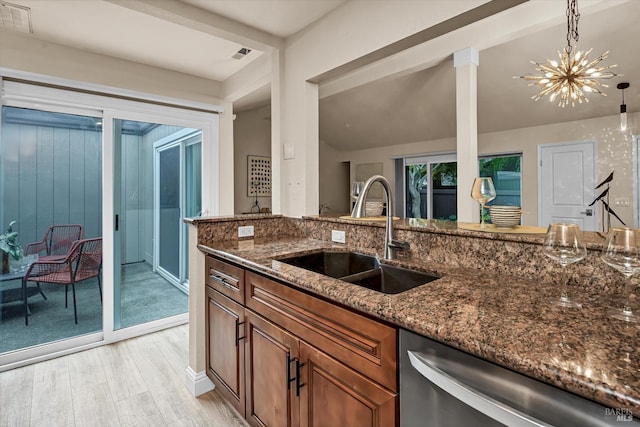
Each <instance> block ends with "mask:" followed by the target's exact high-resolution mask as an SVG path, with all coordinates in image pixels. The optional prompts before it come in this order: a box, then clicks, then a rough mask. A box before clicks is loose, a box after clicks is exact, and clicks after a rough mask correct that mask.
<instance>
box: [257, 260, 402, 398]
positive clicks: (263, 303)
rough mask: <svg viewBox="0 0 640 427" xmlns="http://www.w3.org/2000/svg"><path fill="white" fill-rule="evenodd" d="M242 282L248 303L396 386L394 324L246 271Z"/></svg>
mask: <svg viewBox="0 0 640 427" xmlns="http://www.w3.org/2000/svg"><path fill="white" fill-rule="evenodd" d="M246 284H247V302H246V306H247V307H249V308H250V309H252V310H254V311H255V312H257V313H259V314H262V315H263V316H264V317H266V318H267V319H269V320H271V321H272V322H274V323H276V324H278V325H280V326H281V327H283V328H284V329H286V330H288V331H289V332H291V333H293V334H294V335H297V336H298V337H300V338H301V339H303V340H305V341H307V342H308V343H310V344H312V345H314V346H315V347H317V348H321V349H322V350H323V351H325V352H326V353H328V354H329V355H331V356H332V357H334V358H336V359H337V360H339V361H341V362H342V363H344V364H345V365H347V366H350V367H352V368H353V369H356V370H357V371H358V372H360V373H362V374H364V375H365V376H367V377H369V378H371V379H373V380H374V381H377V382H378V383H380V384H381V385H383V386H385V387H387V388H388V389H389V390H391V391H397V389H398V387H397V376H396V329H395V328H392V327H390V326H387V325H384V324H382V323H380V322H377V321H376V320H373V319H370V318H368V317H365V316H362V315H360V314H357V313H354V312H352V311H350V310H347V309H345V308H342V307H338V306H336V305H334V304H332V303H329V302H326V301H324V300H322V299H320V298H316V297H314V296H311V295H308V294H306V293H304V292H301V291H298V290H296V289H293V288H292V287H289V286H287V285H285V284H282V283H279V282H276V281H274V280H271V279H269V278H266V277H264V276H260V275H258V274H255V273H252V272H250V271H247V272H246Z"/></svg>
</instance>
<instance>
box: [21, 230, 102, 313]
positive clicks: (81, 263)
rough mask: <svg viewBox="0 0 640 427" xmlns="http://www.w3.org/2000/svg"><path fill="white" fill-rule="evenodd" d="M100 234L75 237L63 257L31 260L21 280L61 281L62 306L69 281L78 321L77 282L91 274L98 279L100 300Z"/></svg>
mask: <svg viewBox="0 0 640 427" xmlns="http://www.w3.org/2000/svg"><path fill="white" fill-rule="evenodd" d="M101 270H102V238H101V237H98V238H95V239H84V240H78V241H76V242H75V243H74V244H73V246H71V249H69V252H68V253H67V255H66V256H65V257H63V258H62V259H43V258H41V259H39V260H38V261H36V262H34V263H33V264H31V266H30V267H29V270H27V274H26V275H25V278H24V280H25V281H27V282H38V283H52V284H56V285H64V287H65V289H64V306H65V308H66V307H68V303H67V293H68V290H69V285H71V289H72V290H73V315H74V317H75V321H76V324H78V310H77V308H76V283H79V282H82V281H84V280H88V279H91V278H93V277H95V278H97V279H98V291H99V293H100V303H102V285H101V283H100V271H101Z"/></svg>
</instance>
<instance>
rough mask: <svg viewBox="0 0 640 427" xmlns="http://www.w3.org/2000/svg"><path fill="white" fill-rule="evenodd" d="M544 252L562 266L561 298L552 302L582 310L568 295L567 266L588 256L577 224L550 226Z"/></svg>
mask: <svg viewBox="0 0 640 427" xmlns="http://www.w3.org/2000/svg"><path fill="white" fill-rule="evenodd" d="M542 252H543V253H544V254H545V255H546V256H548V257H549V258H551V259H552V260H554V261H557V262H559V263H560V265H561V266H562V287H561V291H560V298H559V299H558V298H556V299H553V300H551V302H552V303H553V304H555V305H559V306H560V307H569V308H580V307H582V304H580V303H579V302H576V301H574V300H572V299H570V298H569V296H568V294H567V282H568V281H569V278H568V277H567V265H569V264H572V263H574V262H578V261H580V260H581V259H583V258H584V257H585V256H587V248H586V247H585V245H584V242H583V240H582V232H581V231H580V227H579V226H578V225H577V224H550V225H549V228H548V229H547V234H546V236H545V238H544V243H543V246H542Z"/></svg>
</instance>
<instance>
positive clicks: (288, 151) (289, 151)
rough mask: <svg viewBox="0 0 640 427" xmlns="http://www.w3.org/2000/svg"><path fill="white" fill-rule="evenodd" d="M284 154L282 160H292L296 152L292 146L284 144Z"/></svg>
mask: <svg viewBox="0 0 640 427" xmlns="http://www.w3.org/2000/svg"><path fill="white" fill-rule="evenodd" d="M283 147H284V148H283V149H284V152H283V157H284V160H289V159H293V158H295V156H296V151H295V148H294V145H293V144H284V146H283Z"/></svg>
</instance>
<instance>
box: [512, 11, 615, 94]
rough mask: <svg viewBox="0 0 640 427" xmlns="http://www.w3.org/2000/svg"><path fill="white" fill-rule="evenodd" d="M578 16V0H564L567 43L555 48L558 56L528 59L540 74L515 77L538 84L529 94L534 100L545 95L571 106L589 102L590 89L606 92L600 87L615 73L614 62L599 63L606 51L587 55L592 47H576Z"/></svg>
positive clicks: (605, 56) (595, 91)
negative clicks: (542, 61) (538, 59)
mask: <svg viewBox="0 0 640 427" xmlns="http://www.w3.org/2000/svg"><path fill="white" fill-rule="evenodd" d="M579 20H580V12H578V0H567V45H566V46H565V48H564V49H563V50H559V51H558V60H552V59H549V60H547V62H545V63H539V62H536V61H531V63H532V64H534V65H535V66H536V71H539V72H540V73H541V74H537V75H536V74H525V75H524V76H516V77H515V78H521V79H525V80H529V81H531V83H530V84H529V86H534V85H537V86H539V87H540V88H541V90H540V92H538V93H537V94H536V95H534V96H532V97H531V98H532V99H533V100H535V101H537V100H539V99H541V98H543V97H545V96H547V95H548V96H549V101H551V102H554V101H556V100H557V101H558V106H560V107H565V106H567V105H571V106H572V107H573V106H575V105H576V103H578V104H582V102H589V98H587V94H589V93H597V94H600V95H603V96H606V93H604V92H602V91H601V90H600V88H601V87H602V88H606V87H608V86H607V85H606V84H605V83H603V82H601V80H603V79H610V78H612V77H615V76H617V75H618V74H616V73H614V72H613V71H611V68H614V67H615V66H616V65H610V66H604V65H601V64H600V63H601V62H602V61H604V60H605V59H606V58H607V56H608V55H609V51H607V52H605V53H603V54H602V55H600V56H598V57H596V58H595V59H589V55H590V54H591V52H592V50H593V49H589V50H587V51H586V52H585V51H582V50H578V49H577V44H578V39H579V37H580V36H579V34H578V21H579Z"/></svg>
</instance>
